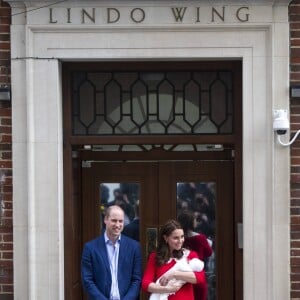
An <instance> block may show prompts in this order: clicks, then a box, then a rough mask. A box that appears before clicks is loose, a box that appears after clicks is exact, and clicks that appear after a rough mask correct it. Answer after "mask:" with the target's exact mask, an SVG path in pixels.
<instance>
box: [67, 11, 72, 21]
mask: <svg viewBox="0 0 300 300" xmlns="http://www.w3.org/2000/svg"><path fill="white" fill-rule="evenodd" d="M67 14H68V21H67V23H72V22H71V8H68V9H67Z"/></svg>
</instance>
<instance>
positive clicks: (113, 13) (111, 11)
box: [107, 7, 120, 23]
mask: <svg viewBox="0 0 300 300" xmlns="http://www.w3.org/2000/svg"><path fill="white" fill-rule="evenodd" d="M119 20H120V12H119V11H118V10H117V9H116V8H112V7H109V8H107V23H117V22H118V21H119Z"/></svg>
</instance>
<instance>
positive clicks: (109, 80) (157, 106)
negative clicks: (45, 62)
mask: <svg viewBox="0 0 300 300" xmlns="http://www.w3.org/2000/svg"><path fill="white" fill-rule="evenodd" d="M71 76H72V86H71V98H72V134H73V135H99V136H103V135H161V134H163V135H195V134H204V135H205V134H209V135H223V134H224V135H226V134H232V133H233V127H234V126H233V98H234V96H233V95H234V91H233V72H231V71H230V70H229V71H227V70H223V71H222V70H213V71H210V70H208V71H205V70H199V71H197V70H192V71H174V70H172V71H132V70H130V71H123V70H122V71H118V70H116V71H115V70H114V71H112V72H110V71H105V72H98V71H73V72H72V75H71Z"/></svg>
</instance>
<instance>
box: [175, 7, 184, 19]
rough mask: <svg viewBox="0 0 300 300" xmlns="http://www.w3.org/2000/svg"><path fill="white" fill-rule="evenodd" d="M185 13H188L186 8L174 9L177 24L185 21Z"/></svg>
mask: <svg viewBox="0 0 300 300" xmlns="http://www.w3.org/2000/svg"><path fill="white" fill-rule="evenodd" d="M185 11H186V7H172V12H173V15H174V18H175V21H176V22H178V21H180V22H182V21H183V17H184V14H185Z"/></svg>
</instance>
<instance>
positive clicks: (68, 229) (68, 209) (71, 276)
mask: <svg viewBox="0 0 300 300" xmlns="http://www.w3.org/2000/svg"><path fill="white" fill-rule="evenodd" d="M162 64H164V65H165V66H167V67H168V68H169V69H170V70H172V69H176V70H178V68H179V69H180V67H181V68H182V66H183V65H184V67H185V68H190V69H194V68H197V67H198V68H200V69H201V68H202V69H207V68H210V70H219V69H220V66H223V67H227V68H231V69H232V70H233V71H234V72H235V77H234V78H235V79H234V84H235V89H234V94H235V95H234V99H235V101H234V106H233V110H234V133H233V134H232V135H217V136H213V135H191V136H189V135H185V136H182V135H178V136H176V135H173V136H164V135H156V136H101V137H99V136H74V135H72V128H71V114H70V112H71V95H70V86H71V80H70V78H71V72H72V71H74V70H99V68H100V67H105V68H112V67H115V68H116V66H118V68H123V69H124V70H127V69H128V68H129V69H130V68H133V67H134V69H137V68H139V69H141V70H145V68H146V69H147V70H149V69H152V70H156V69H157V68H158V66H162ZM62 74H63V76H62V79H63V99H64V101H63V128H64V137H63V139H64V150H63V161H64V169H63V172H64V236H65V240H64V245H65V246H64V249H65V251H64V263H65V264H64V266H65V272H64V274H65V299H73V298H72V295H73V293H74V292H73V290H74V287H75V289H77V288H78V286H79V285H80V277H79V276H78V275H76V274H78V272H79V270H78V268H76V266H74V261H78V259H80V249H78V247H76V245H78V241H79V239H80V236H81V234H82V233H81V231H80V230H81V229H80V228H81V222H82V220H80V219H78V213H79V211H80V210H81V205H82V203H81V201H80V198H79V194H80V192H81V191H80V187H79V186H78V182H80V181H81V171H80V168H81V163H82V161H83V160H89V159H97V160H105V161H113V160H123V159H127V160H130V159H143V160H152V159H155V158H157V157H160V159H161V160H176V159H183V160H184V159H194V160H218V159H220V160H222V159H224V157H225V159H228V157H230V158H233V159H234V175H233V176H234V178H233V179H234V198H235V199H239V201H236V202H238V203H236V205H235V208H234V222H235V224H237V223H242V222H243V215H242V210H243V209H242V206H243V198H242V196H243V194H242V182H243V178H242V113H241V112H242V62H241V61H240V60H232V61H205V62H204V61H201V62H191V61H189V62H188V61H184V62H159V63H158V62H149V61H148V62H127V63H125V62H117V63H111V62H108V63H104V62H101V63H92V64H91V63H74V62H72V63H70V62H65V63H63V64H62ZM99 144H103V145H110V144H120V145H122V144H127V145H128V144H131V145H136V144H160V145H164V144H222V145H223V146H224V148H225V150H224V152H221V151H220V152H219V151H217V152H210V151H207V152H188V151H187V152H183V153H184V154H182V153H181V156H180V157H181V158H180V157H179V154H178V153H176V152H172V153H168V152H165V153H159V152H156V151H154V152H151V153H146V152H141V153H136V152H135V153H130V152H128V153H126V152H116V153H114V152H107V153H105V152H96V151H92V150H87V149H88V148H90V147H91V146H92V145H99ZM237 240H238V239H237V236H236V237H235V241H237ZM234 247H235V261H236V262H237V261H241V262H242V261H243V253H242V251H239V249H238V244H237V242H236V243H235V245H234ZM235 274H236V282H235V283H236V285H235V297H236V300H239V299H243V263H241V264H238V263H235ZM77 292H78V291H77Z"/></svg>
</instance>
